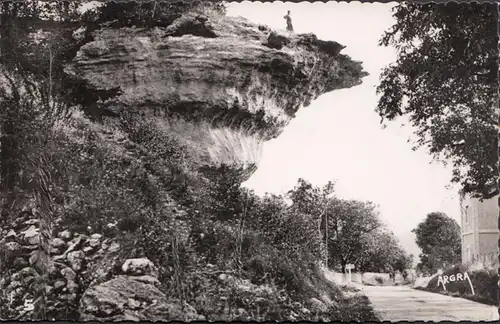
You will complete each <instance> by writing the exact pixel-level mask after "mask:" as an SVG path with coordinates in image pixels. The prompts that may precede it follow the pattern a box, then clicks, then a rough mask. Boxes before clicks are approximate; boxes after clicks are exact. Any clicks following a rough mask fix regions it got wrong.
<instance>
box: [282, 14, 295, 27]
mask: <svg viewBox="0 0 500 324" xmlns="http://www.w3.org/2000/svg"><path fill="white" fill-rule="evenodd" d="M283 18H285V19H286V30H288V31H293V26H292V17H290V10H288V13H287V14H286V16H284V17H283Z"/></svg>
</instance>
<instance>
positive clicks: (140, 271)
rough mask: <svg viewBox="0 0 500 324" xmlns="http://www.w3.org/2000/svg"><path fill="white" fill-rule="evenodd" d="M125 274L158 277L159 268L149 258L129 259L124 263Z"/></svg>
mask: <svg viewBox="0 0 500 324" xmlns="http://www.w3.org/2000/svg"><path fill="white" fill-rule="evenodd" d="M122 271H123V273H124V274H127V275H132V276H142V275H151V276H153V277H158V269H157V268H156V267H155V265H154V264H153V262H151V261H150V260H149V259H147V258H139V259H128V260H126V261H125V263H123V265H122Z"/></svg>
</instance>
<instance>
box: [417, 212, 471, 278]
mask: <svg viewBox="0 0 500 324" xmlns="http://www.w3.org/2000/svg"><path fill="white" fill-rule="evenodd" d="M412 233H415V235H416V237H417V239H416V243H417V245H418V247H420V249H421V250H422V254H420V263H419V264H418V265H417V268H419V270H421V271H424V272H432V273H434V272H435V271H437V270H438V269H440V268H443V267H446V266H450V265H453V264H456V263H458V262H460V260H461V241H460V226H459V225H458V223H457V222H456V221H455V220H454V219H452V218H450V217H448V216H447V215H446V214H444V213H440V212H434V213H430V214H428V215H427V217H426V219H425V220H424V221H423V222H421V223H420V224H418V226H417V227H416V228H415V229H413V230H412Z"/></svg>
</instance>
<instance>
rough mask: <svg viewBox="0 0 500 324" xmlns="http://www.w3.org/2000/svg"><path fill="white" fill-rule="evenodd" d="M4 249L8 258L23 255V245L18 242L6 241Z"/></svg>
mask: <svg viewBox="0 0 500 324" xmlns="http://www.w3.org/2000/svg"><path fill="white" fill-rule="evenodd" d="M4 250H5V256H6V257H7V258H13V257H18V256H20V255H22V252H23V247H22V246H21V244H19V243H17V242H8V243H5V245H4Z"/></svg>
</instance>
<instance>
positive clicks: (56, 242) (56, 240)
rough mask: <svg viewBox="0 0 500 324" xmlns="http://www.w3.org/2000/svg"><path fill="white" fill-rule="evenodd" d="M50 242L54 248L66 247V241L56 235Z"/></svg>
mask: <svg viewBox="0 0 500 324" xmlns="http://www.w3.org/2000/svg"><path fill="white" fill-rule="evenodd" d="M50 244H51V245H52V246H53V247H55V248H56V249H59V250H60V249H64V248H65V247H66V242H64V241H63V240H62V239H60V238H58V237H56V238H54V239H53V240H52V242H50Z"/></svg>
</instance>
